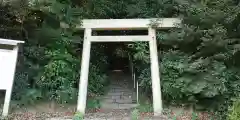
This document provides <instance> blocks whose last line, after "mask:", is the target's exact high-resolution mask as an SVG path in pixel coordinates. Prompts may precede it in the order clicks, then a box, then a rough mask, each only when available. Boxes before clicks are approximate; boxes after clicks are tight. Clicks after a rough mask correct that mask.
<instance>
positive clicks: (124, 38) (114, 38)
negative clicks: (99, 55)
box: [89, 35, 151, 42]
mask: <svg viewBox="0 0 240 120" xmlns="http://www.w3.org/2000/svg"><path fill="white" fill-rule="evenodd" d="M89 40H90V41H91V42H134V41H149V40H151V37H149V36H148V35H140V36H91V37H90V38H89Z"/></svg>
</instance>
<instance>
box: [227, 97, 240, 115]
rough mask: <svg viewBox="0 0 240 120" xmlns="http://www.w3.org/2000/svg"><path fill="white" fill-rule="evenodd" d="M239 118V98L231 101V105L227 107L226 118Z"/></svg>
mask: <svg viewBox="0 0 240 120" xmlns="http://www.w3.org/2000/svg"><path fill="white" fill-rule="evenodd" d="M239 118H240V99H237V100H235V101H234V102H233V105H232V106H231V107H230V108H229V113H228V120H239Z"/></svg>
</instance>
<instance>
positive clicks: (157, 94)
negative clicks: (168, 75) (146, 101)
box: [148, 28, 162, 116]
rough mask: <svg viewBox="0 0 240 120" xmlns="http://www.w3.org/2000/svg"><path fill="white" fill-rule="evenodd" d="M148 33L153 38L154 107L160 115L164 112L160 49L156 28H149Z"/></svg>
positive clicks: (150, 43)
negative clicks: (159, 61) (159, 62)
mask: <svg viewBox="0 0 240 120" xmlns="http://www.w3.org/2000/svg"><path fill="white" fill-rule="evenodd" d="M148 34H149V36H150V37H151V38H152V40H150V41H149V48H150V59H151V77H152V92H153V109H154V115H155V116H159V115H161V112H162V95H161V83H160V76H159V75H160V74H159V64H158V51H157V41H156V30H155V29H153V28H149V29H148Z"/></svg>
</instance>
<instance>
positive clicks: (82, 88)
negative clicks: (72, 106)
mask: <svg viewBox="0 0 240 120" xmlns="http://www.w3.org/2000/svg"><path fill="white" fill-rule="evenodd" d="M91 33H92V30H91V28H86V29H85V31H84V42H83V51H82V63H81V64H82V65H81V74H80V82H79V93H78V105H77V110H78V111H79V112H81V113H82V114H85V108H86V100H87V86H88V72H89V61H90V50H91V41H90V40H89V38H90V37H91Z"/></svg>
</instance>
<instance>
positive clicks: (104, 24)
mask: <svg viewBox="0 0 240 120" xmlns="http://www.w3.org/2000/svg"><path fill="white" fill-rule="evenodd" d="M152 22H154V23H157V24H158V25H157V26H155V27H156V28H172V27H177V26H176V25H177V24H180V23H181V19H179V18H151V19H84V20H82V25H78V26H77V28H78V29H85V28H92V29H94V30H131V29H143V28H149V27H150V24H151V23H152ZM61 26H62V27H65V28H67V25H66V24H64V23H61Z"/></svg>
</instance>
